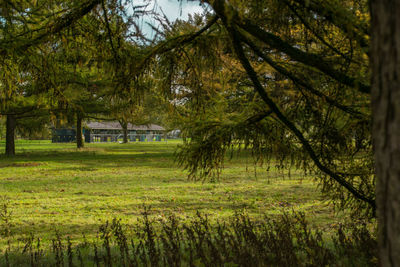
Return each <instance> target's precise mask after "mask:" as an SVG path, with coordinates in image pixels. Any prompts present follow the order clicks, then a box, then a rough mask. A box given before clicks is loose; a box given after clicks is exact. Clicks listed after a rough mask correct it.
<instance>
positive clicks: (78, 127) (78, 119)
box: [76, 112, 84, 148]
mask: <svg viewBox="0 0 400 267" xmlns="http://www.w3.org/2000/svg"><path fill="white" fill-rule="evenodd" d="M82 119H83V118H82V115H81V114H80V113H79V112H78V113H77V114H76V147H77V148H83V146H84V143H83V138H82Z"/></svg>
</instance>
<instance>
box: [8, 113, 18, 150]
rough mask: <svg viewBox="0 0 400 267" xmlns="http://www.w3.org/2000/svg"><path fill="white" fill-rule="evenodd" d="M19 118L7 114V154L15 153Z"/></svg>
mask: <svg viewBox="0 0 400 267" xmlns="http://www.w3.org/2000/svg"><path fill="white" fill-rule="evenodd" d="M16 126H17V119H16V118H15V116H14V115H7V121H6V156H14V155H15V127H16Z"/></svg>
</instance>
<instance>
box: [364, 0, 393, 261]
mask: <svg viewBox="0 0 400 267" xmlns="http://www.w3.org/2000/svg"><path fill="white" fill-rule="evenodd" d="M399 14H400V0H372V1H371V19H372V47H371V64H372V114H373V140H374V153H375V169H376V170H375V172H376V177H377V184H376V196H377V198H376V199H377V216H378V229H379V258H380V265H381V266H400V16H399Z"/></svg>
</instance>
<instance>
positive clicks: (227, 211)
mask: <svg viewBox="0 0 400 267" xmlns="http://www.w3.org/2000/svg"><path fill="white" fill-rule="evenodd" d="M178 144H179V142H178V141H168V143H165V142H152V143H139V142H136V143H130V144H116V143H105V144H86V147H85V148H84V149H82V150H77V149H76V148H75V144H72V143H71V144H52V143H50V142H49V141H18V142H17V144H16V148H17V156H15V157H13V158H6V157H4V155H2V156H0V204H1V205H2V209H1V214H2V215H6V217H8V218H9V219H10V221H9V222H7V224H8V225H10V226H11V228H10V230H11V236H12V240H14V241H15V240H18V239H19V238H22V237H24V236H27V235H28V234H29V233H34V234H35V236H39V237H41V238H43V240H50V239H51V238H52V237H53V236H54V233H55V231H56V230H57V231H59V232H60V233H61V235H64V236H66V235H68V236H71V238H72V240H79V239H81V238H82V234H84V235H85V236H86V237H88V238H93V237H94V236H95V235H96V232H97V230H98V227H99V225H100V224H102V223H104V222H105V221H107V220H111V219H112V218H121V219H122V221H123V222H124V223H127V224H130V223H134V222H135V221H136V220H137V218H138V216H140V214H141V212H142V210H143V206H144V205H146V206H150V208H151V216H154V217H160V218H162V217H165V216H168V215H170V214H176V215H177V216H180V217H183V218H184V217H186V216H188V217H190V216H192V215H194V214H195V213H196V211H197V210H199V211H201V212H202V213H205V214H208V215H209V217H210V219H211V220H217V219H218V220H223V219H224V218H226V217H228V216H231V215H232V214H233V213H234V212H235V211H238V210H243V209H245V210H246V211H247V212H248V213H249V215H250V216H252V217H254V218H256V217H260V218H261V217H262V216H263V214H269V215H274V214H280V213H282V211H283V210H285V209H286V210H292V209H294V210H296V211H304V212H306V216H307V218H308V220H309V221H310V222H311V224H316V225H318V227H319V228H320V229H321V228H322V229H329V230H330V229H332V228H334V226H335V225H336V224H337V223H338V222H339V221H340V220H343V218H344V217H345V216H344V215H343V214H335V213H334V212H333V211H332V208H331V207H330V205H329V204H328V203H327V202H326V201H323V198H322V196H321V194H320V193H319V190H318V189H317V187H316V184H315V183H314V182H313V180H312V179H311V177H304V175H303V174H302V172H300V171H299V172H294V173H293V172H292V175H291V177H290V178H289V177H288V176H287V175H286V176H282V175H281V174H280V173H279V172H277V171H276V170H274V169H273V168H271V169H270V171H269V172H266V171H265V170H264V169H262V168H260V167H259V168H257V177H255V176H254V167H253V164H252V159H251V158H249V157H246V156H242V157H239V158H235V159H233V160H231V161H228V162H226V166H225V169H224V171H223V172H222V175H221V177H220V180H219V181H217V182H209V181H205V182H194V181H189V180H188V179H187V177H186V174H185V171H183V170H182V169H181V168H179V166H177V165H176V164H175V163H174V156H173V155H174V151H175V149H176V146H177V145H178ZM0 145H1V146H2V147H4V142H0ZM4 204H5V205H7V208H8V210H9V212H10V213H7V214H4V213H5V211H4ZM1 220H2V221H0V227H2V228H4V227H5V225H4V224H5V223H6V222H5V219H4V217H2V219H1ZM7 240H8V238H3V237H2V238H1V241H0V249H2V248H3V247H4V246H5V244H6V242H7ZM44 242H46V241H44Z"/></svg>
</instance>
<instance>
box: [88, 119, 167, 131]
mask: <svg viewBox="0 0 400 267" xmlns="http://www.w3.org/2000/svg"><path fill="white" fill-rule="evenodd" d="M86 128H89V129H92V130H122V127H121V124H120V123H119V122H117V121H102V122H99V121H90V122H87V123H86ZM128 130H136V131H147V130H149V131H164V130H165V129H164V128H163V127H161V126H159V125H156V124H146V125H133V124H131V123H128Z"/></svg>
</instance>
